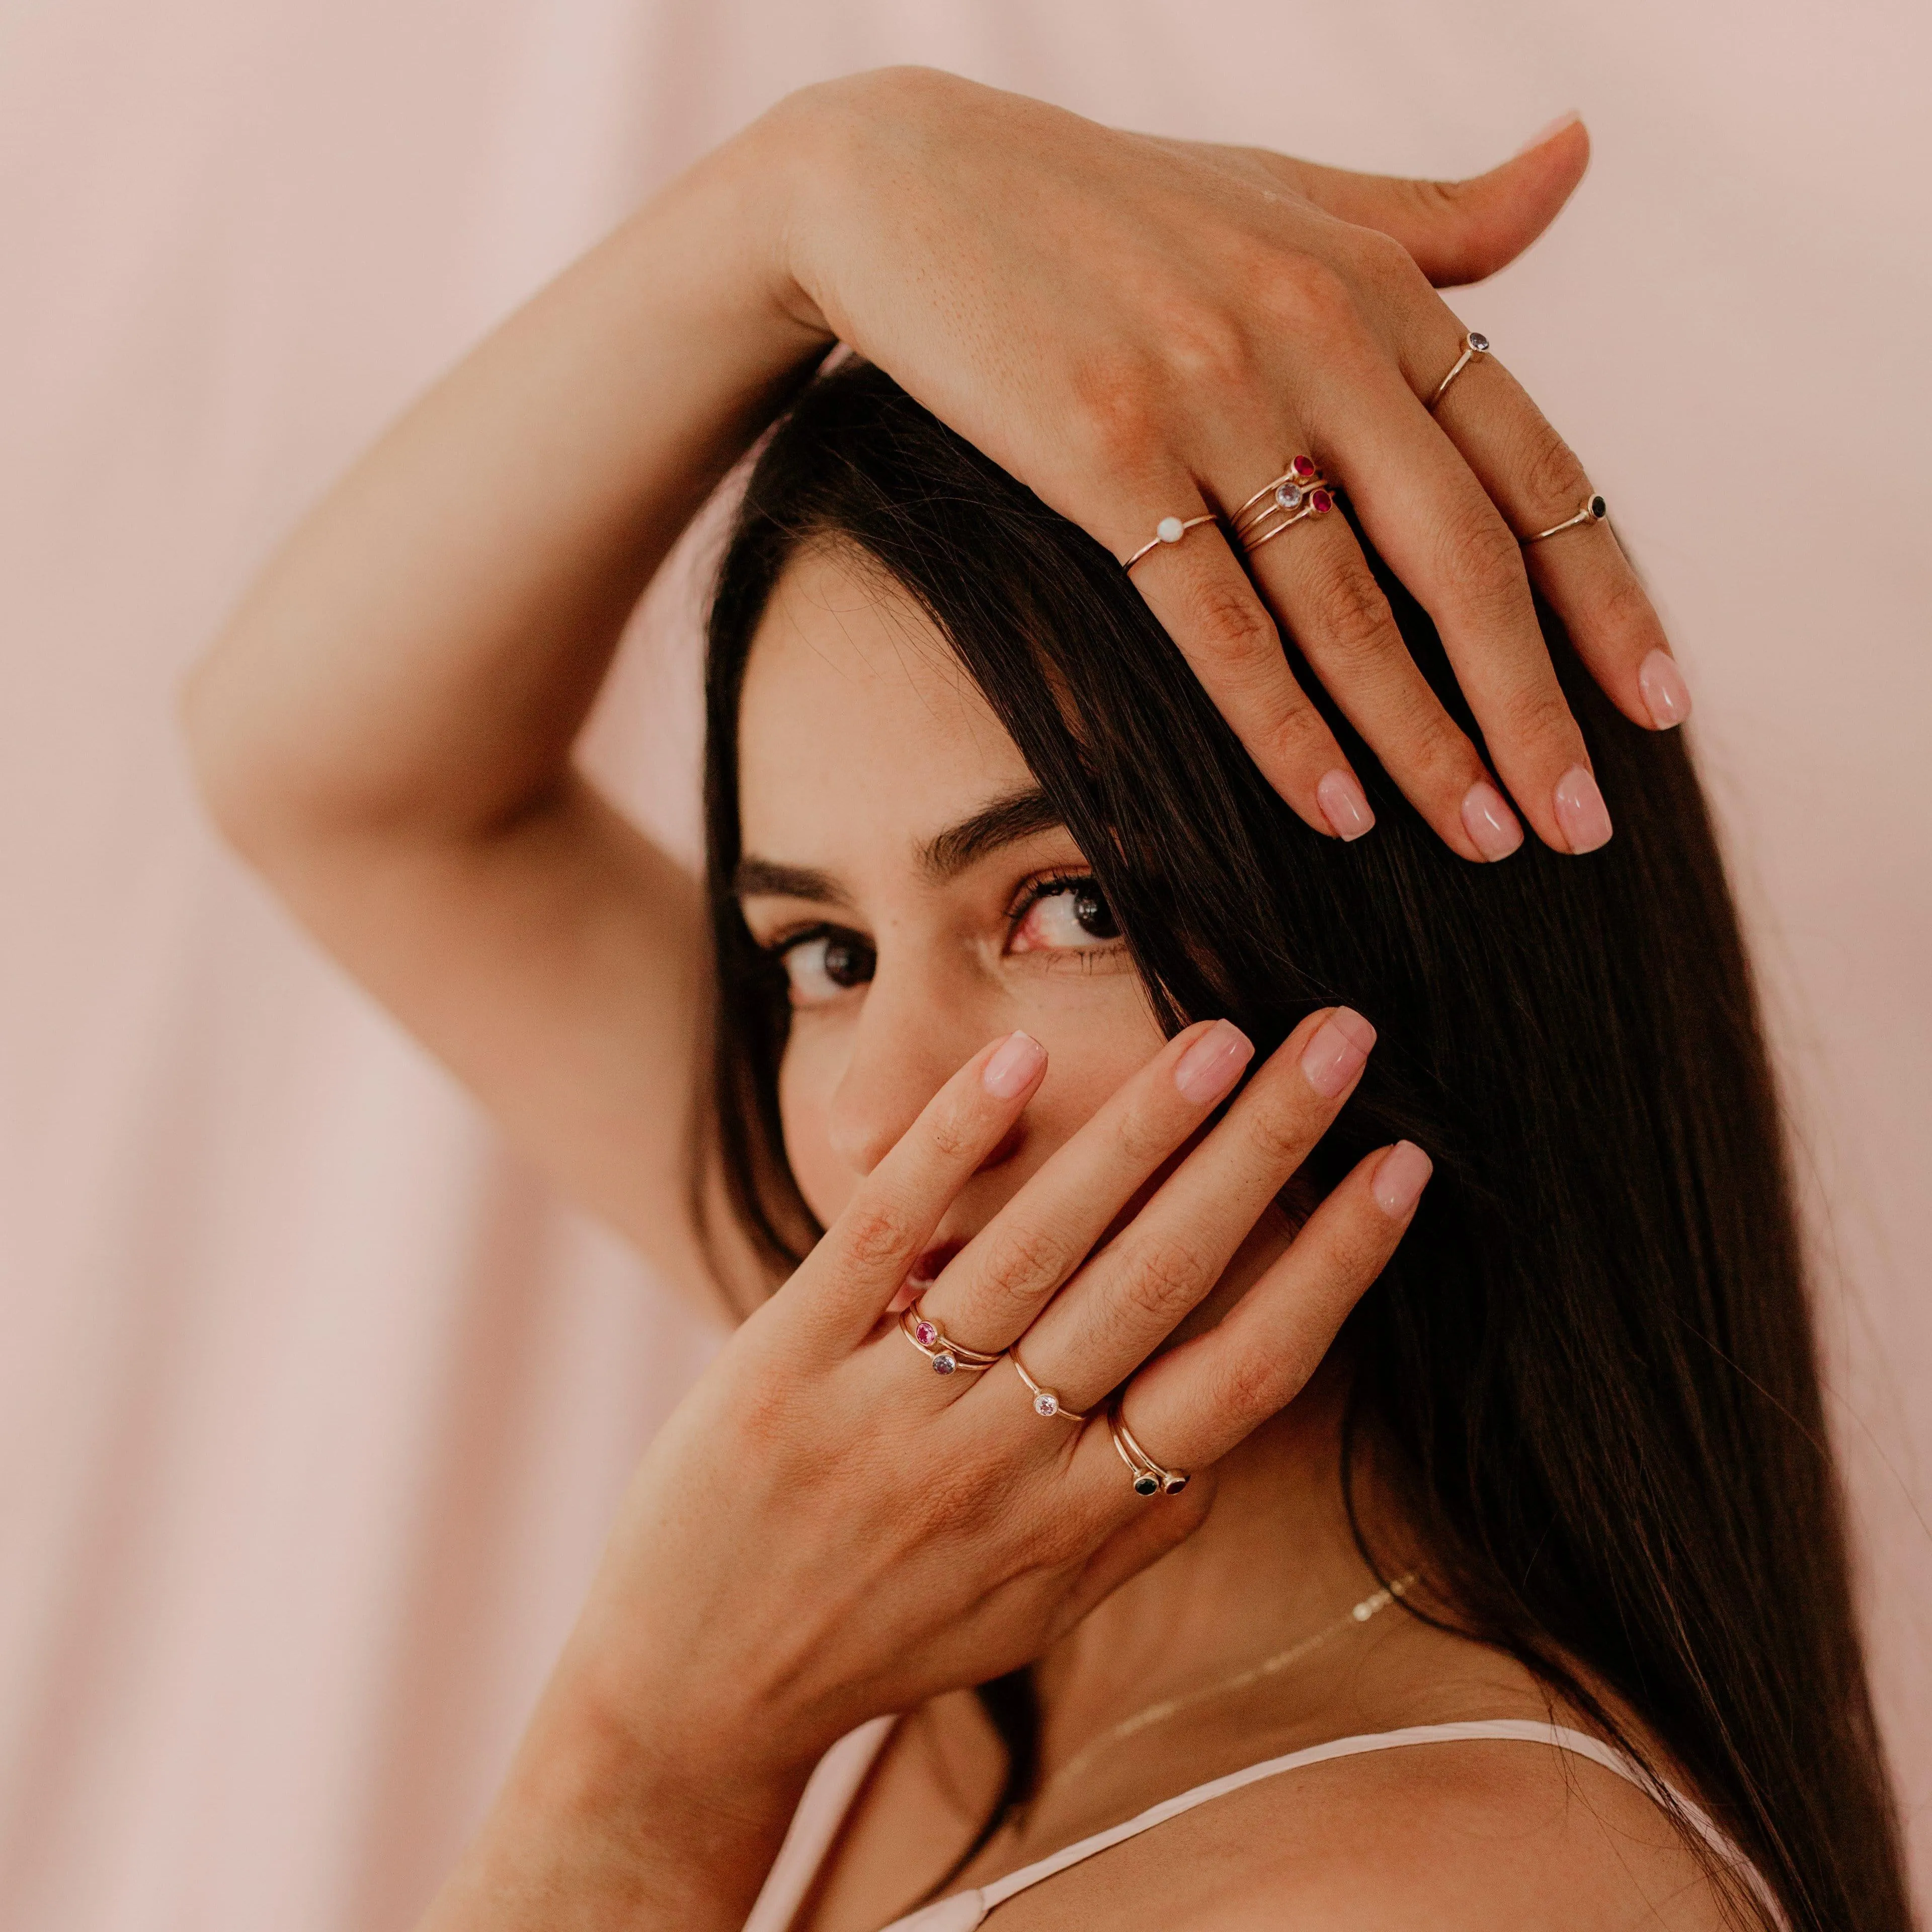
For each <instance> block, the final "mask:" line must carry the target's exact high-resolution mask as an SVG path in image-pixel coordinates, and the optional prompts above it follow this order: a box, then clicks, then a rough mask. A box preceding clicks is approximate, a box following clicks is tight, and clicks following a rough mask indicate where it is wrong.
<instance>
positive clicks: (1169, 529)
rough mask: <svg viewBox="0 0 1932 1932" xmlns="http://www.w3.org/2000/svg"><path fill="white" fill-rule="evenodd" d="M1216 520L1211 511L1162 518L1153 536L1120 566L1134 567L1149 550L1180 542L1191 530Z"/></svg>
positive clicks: (1126, 568) (1125, 567)
mask: <svg viewBox="0 0 1932 1932" xmlns="http://www.w3.org/2000/svg"><path fill="white" fill-rule="evenodd" d="M1213 521H1214V516H1213V514H1212V513H1210V514H1208V515H1205V516H1200V517H1185V518H1184V517H1162V518H1161V520H1160V522H1159V523H1157V524H1155V525H1154V535H1153V536H1152V537H1151V538H1149V539H1148V541H1147V542H1145V543H1144V544H1142V545H1141V547H1140V548H1139V550H1136V551H1135V552H1134V553H1133V556H1130V557H1127V558H1125V559H1123V560H1122V562H1121V568H1122V569H1123V570H1131V569H1133V567H1134V565H1136V564H1137V563H1138V562H1140V560H1141V559H1142V557H1144V556H1146V555H1147V553H1148V551H1149V550H1158V549H1160V547H1161V545H1162V544H1178V542H1180V541H1181V538H1183V537H1184V536H1185V535H1187V532H1189V531H1190V530H1198V529H1199V528H1200V527H1201V526H1202V524H1203V523H1212V522H1213Z"/></svg>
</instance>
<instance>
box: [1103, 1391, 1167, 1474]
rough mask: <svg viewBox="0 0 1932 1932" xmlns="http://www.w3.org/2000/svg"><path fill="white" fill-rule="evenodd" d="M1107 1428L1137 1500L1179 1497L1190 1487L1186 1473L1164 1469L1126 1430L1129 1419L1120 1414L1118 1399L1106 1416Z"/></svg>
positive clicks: (1127, 1429)
mask: <svg viewBox="0 0 1932 1932" xmlns="http://www.w3.org/2000/svg"><path fill="white" fill-rule="evenodd" d="M1107 1428H1108V1431H1109V1433H1110V1434H1111V1435H1112V1437H1113V1439H1114V1449H1115V1454H1118V1456H1119V1457H1120V1459H1121V1461H1122V1462H1123V1463H1126V1465H1127V1473H1128V1475H1130V1476H1131V1477H1132V1478H1133V1484H1134V1494H1135V1495H1136V1496H1178V1495H1180V1493H1181V1491H1182V1490H1184V1489H1186V1488H1187V1471H1186V1470H1185V1469H1163V1467H1162V1466H1161V1465H1160V1463H1157V1462H1156V1461H1155V1460H1154V1458H1153V1457H1151V1456H1150V1455H1149V1454H1148V1452H1147V1451H1145V1449H1143V1448H1142V1447H1141V1445H1139V1442H1136V1440H1135V1439H1134V1433H1133V1430H1131V1429H1130V1428H1129V1427H1127V1418H1126V1417H1125V1416H1124V1415H1122V1414H1121V1404H1120V1400H1119V1399H1118V1397H1116V1398H1115V1403H1114V1406H1113V1407H1112V1409H1109V1411H1108V1412H1107Z"/></svg>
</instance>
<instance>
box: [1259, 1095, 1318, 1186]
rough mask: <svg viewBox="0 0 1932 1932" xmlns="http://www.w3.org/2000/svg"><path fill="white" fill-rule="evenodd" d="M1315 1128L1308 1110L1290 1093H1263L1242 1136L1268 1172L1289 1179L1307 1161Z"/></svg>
mask: <svg viewBox="0 0 1932 1932" xmlns="http://www.w3.org/2000/svg"><path fill="white" fill-rule="evenodd" d="M1314 1126H1315V1124H1314V1123H1313V1122H1312V1121H1310V1118H1309V1117H1308V1112H1307V1108H1306V1107H1305V1106H1303V1105H1301V1104H1300V1103H1298V1102H1297V1101H1296V1100H1294V1099H1292V1098H1291V1097H1290V1096H1289V1095H1288V1094H1286V1093H1278V1094H1267V1093H1264V1094H1262V1096H1261V1097H1260V1098H1259V1100H1258V1102H1257V1103H1256V1106H1254V1108H1253V1109H1252V1110H1251V1111H1250V1113H1249V1115H1248V1117H1247V1119H1246V1120H1245V1121H1244V1122H1243V1123H1242V1133H1243V1136H1244V1139H1246V1140H1247V1143H1248V1145H1249V1146H1250V1148H1253V1150H1254V1151H1255V1153H1256V1155H1257V1156H1258V1157H1259V1159H1260V1160H1261V1162H1262V1166H1263V1167H1264V1169H1265V1171H1266V1172H1268V1173H1270V1174H1280V1175H1283V1176H1286V1175H1290V1174H1292V1173H1293V1172H1295V1169H1297V1168H1298V1167H1299V1166H1301V1163H1302V1162H1303V1161H1304V1160H1306V1159H1307V1154H1308V1150H1309V1148H1310V1145H1311V1144H1312V1142H1313V1139H1314Z"/></svg>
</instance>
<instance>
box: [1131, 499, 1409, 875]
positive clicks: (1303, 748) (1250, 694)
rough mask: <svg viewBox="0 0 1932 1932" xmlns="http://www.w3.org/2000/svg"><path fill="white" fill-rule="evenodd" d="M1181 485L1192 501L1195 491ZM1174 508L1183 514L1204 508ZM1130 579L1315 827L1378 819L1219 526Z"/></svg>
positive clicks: (1194, 535)
mask: <svg viewBox="0 0 1932 1932" xmlns="http://www.w3.org/2000/svg"><path fill="white" fill-rule="evenodd" d="M1187 492H1188V494H1189V496H1190V499H1191V500H1192V502H1196V503H1199V502H1200V500H1201V498H1200V494H1199V491H1198V490H1196V489H1195V487H1194V486H1193V484H1189V485H1187ZM1180 494H1181V493H1180V490H1179V489H1178V487H1177V489H1176V491H1175V498H1176V500H1178V499H1179V497H1180ZM1174 514H1175V515H1176V517H1177V518H1178V520H1181V521H1185V520H1187V519H1188V518H1191V517H1194V516H1196V515H1199V514H1205V512H1204V511H1197V510H1195V509H1192V508H1190V509H1188V510H1187V511H1178V510H1177V511H1175V513H1174ZM1121 554H1126V553H1121ZM1133 578H1134V583H1135V586H1136V588H1137V589H1139V592H1140V593H1141V595H1142V596H1143V597H1145V598H1146V599H1147V601H1148V607H1150V608H1151V610H1153V612H1154V615H1155V616H1157V618H1158V619H1160V622H1161V624H1162V625H1163V628H1165V629H1166V632H1167V634H1168V635H1169V637H1172V639H1173V640H1174V642H1175V646H1176V647H1177V648H1178V649H1179V651H1180V652H1181V655H1182V656H1183V657H1184V658H1186V659H1187V661H1188V663H1189V664H1190V666H1192V667H1193V670H1194V673H1195V675H1196V676H1197V677H1199V679H1200V680H1201V682H1202V686H1203V688H1205V690H1206V691H1207V693H1208V696H1209V697H1211V699H1213V700H1214V705H1215V708H1216V709H1217V710H1218V711H1220V714H1221V715H1222V716H1223V718H1226V720H1227V721H1228V723H1229V726H1230V727H1231V728H1232V730H1233V731H1234V733H1235V736H1237V737H1238V738H1239V739H1241V742H1242V743H1243V745H1245V746H1246V747H1247V752H1248V755H1249V756H1250V757H1251V758H1253V760H1254V761H1255V763H1256V765H1257V766H1259V768H1260V769H1261V772H1262V776H1263V777H1264V778H1266V779H1267V780H1268V783H1269V784H1271V785H1272V786H1273V787H1274V789H1275V790H1277V792H1279V793H1280V794H1281V796H1282V797H1283V799H1286V801H1287V802H1288V804H1289V807H1290V808H1292V810H1293V811H1295V813H1296V814H1298V816H1299V817H1301V819H1302V820H1304V823H1307V824H1309V825H1310V826H1313V827H1314V829H1316V831H1318V832H1326V833H1328V834H1329V835H1331V836H1333V837H1336V838H1345V839H1346V838H1360V837H1361V835H1362V834H1363V833H1364V832H1366V831H1367V830H1368V829H1369V828H1370V826H1372V825H1373V824H1374V823H1375V814H1373V812H1372V811H1370V808H1369V802H1368V798H1367V794H1366V793H1364V791H1363V790H1362V785H1361V780H1360V779H1359V778H1358V777H1357V776H1356V775H1355V772H1354V771H1353V770H1352V769H1351V767H1350V766H1349V761H1348V760H1347V759H1346V758H1345V757H1343V755H1342V748H1341V747H1340V745H1338V744H1337V743H1336V742H1335V734H1334V733H1333V732H1332V731H1331V730H1329V728H1328V725H1327V724H1325V722H1324V721H1323V720H1322V714H1321V712H1319V711H1318V710H1316V708H1315V706H1313V704H1312V703H1310V701H1309V698H1308V694H1307V692H1306V691H1304V690H1303V689H1302V688H1301V686H1300V685H1298V684H1297V683H1296V682H1295V675H1294V673H1292V671H1291V670H1289V667H1288V659H1287V657H1286V655H1285V654H1284V653H1283V650H1282V647H1281V637H1280V633H1279V632H1278V631H1277V630H1276V628H1275V625H1274V618H1273V617H1271V616H1270V615H1269V614H1268V611H1267V610H1266V609H1265V607H1263V605H1262V601H1261V598H1259V595H1257V594H1256V590H1255V586H1254V585H1253V583H1251V582H1250V580H1249V578H1248V575H1247V572H1246V571H1244V570H1243V569H1242V568H1241V565H1240V564H1239V563H1238V562H1236V561H1235V555H1234V553H1233V552H1232V550H1229V547H1228V545H1227V544H1226V541H1225V540H1224V539H1223V537H1222V535H1221V533H1220V531H1219V530H1218V529H1216V528H1214V526H1212V525H1211V524H1205V523H1204V524H1203V525H1202V526H1200V527H1199V528H1198V529H1192V530H1190V531H1189V532H1187V535H1186V536H1185V537H1184V538H1183V539H1182V540H1181V541H1180V542H1178V543H1173V544H1169V543H1163V544H1160V545H1158V546H1157V547H1156V548H1155V549H1154V550H1152V551H1151V552H1150V553H1148V555H1147V556H1145V557H1143V558H1142V559H1141V560H1140V562H1138V563H1136V565H1135V566H1134V570H1133Z"/></svg>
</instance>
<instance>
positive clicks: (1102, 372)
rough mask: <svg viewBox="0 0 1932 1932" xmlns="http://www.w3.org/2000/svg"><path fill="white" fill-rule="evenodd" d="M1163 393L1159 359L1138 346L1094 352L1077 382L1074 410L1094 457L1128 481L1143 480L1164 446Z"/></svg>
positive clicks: (1120, 345) (1083, 362) (1081, 370)
mask: <svg viewBox="0 0 1932 1932" xmlns="http://www.w3.org/2000/svg"><path fill="white" fill-rule="evenodd" d="M1163 391H1164V385H1163V383H1162V381H1161V378H1160V372H1159V371H1158V369H1157V368H1156V366H1155V364H1154V361H1153V359H1151V357H1150V356H1148V355H1147V354H1146V353H1145V352H1144V351H1143V350H1141V349H1140V348H1139V347H1136V346H1133V345H1131V344H1117V345H1109V346H1106V347H1102V348H1100V349H1097V350H1094V351H1092V352H1091V353H1089V354H1088V356H1086V357H1085V359H1083V360H1082V364H1081V365H1080V368H1079V373H1078V374H1076V377H1074V380H1073V403H1074V407H1075V410H1076V414H1077V417H1078V420H1079V422H1081V423H1082V425H1084V428H1085V440H1086V442H1087V443H1088V449H1089V453H1090V454H1091V456H1092V457H1093V458H1094V459H1096V460H1097V461H1099V462H1100V463H1103V464H1105V465H1106V466H1107V467H1108V468H1109V469H1111V470H1113V471H1115V472H1117V473H1118V474H1120V475H1122V476H1124V477H1125V478H1130V479H1131V478H1133V477H1135V476H1136V475H1139V473H1140V472H1142V470H1143V469H1145V467H1146V466H1147V465H1148V461H1149V460H1150V458H1151V456H1152V455H1154V452H1155V451H1156V450H1157V449H1158V448H1159V446H1160V443H1161V441H1162V431H1161V422H1162V408H1161V402H1162V397H1163Z"/></svg>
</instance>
